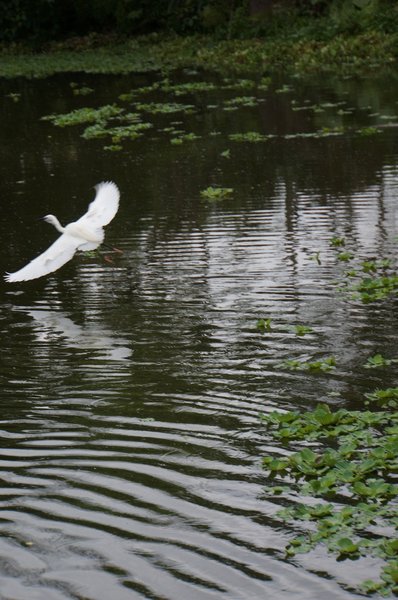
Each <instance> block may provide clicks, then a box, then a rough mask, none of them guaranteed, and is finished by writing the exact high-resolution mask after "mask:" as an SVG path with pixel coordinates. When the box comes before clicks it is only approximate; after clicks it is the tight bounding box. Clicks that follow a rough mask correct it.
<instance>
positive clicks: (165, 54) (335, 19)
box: [0, 0, 398, 78]
mask: <svg viewBox="0 0 398 600" xmlns="http://www.w3.org/2000/svg"><path fill="white" fill-rule="evenodd" d="M61 4H62V3H61ZM116 4H118V3H116ZM133 4H139V2H138V3H137V2H135V3H134V2H133ZM166 4H167V3H166ZM169 4H170V3H169ZM185 4H187V2H185V3H184V2H183V3H182V5H185ZM191 4H197V5H198V6H197V11H196V13H195V15H194V16H195V17H196V21H195V20H194V19H193V17H192V16H191V21H190V22H193V24H191V25H190V26H189V27H188V25H187V22H188V18H187V15H185V18H186V22H184V21H183V18H184V15H181V18H182V21H181V23H182V24H181V25H180V26H179V27H176V26H175V23H174V26H173V23H171V24H169V26H167V23H166V25H164V23H163V27H161V26H160V25H159V23H156V22H153V23H152V30H151V26H150V24H148V23H147V24H146V25H145V27H143V26H142V25H143V24H142V23H141V24H140V25H141V26H138V24H136V25H135V27H133V26H132V25H131V26H130V27H129V28H128V27H126V28H125V29H129V31H125V30H123V28H122V27H121V25H120V23H119V26H118V27H117V23H116V25H115V28H114V29H113V30H112V31H104V30H103V27H101V24H97V25H98V30H97V31H94V30H90V26H94V25H95V23H94V24H92V23H88V24H87V25H86V28H87V31H85V30H84V28H82V27H80V28H79V27H75V29H73V28H71V26H70V27H69V30H68V28H67V29H66V31H64V32H58V33H57V34H56V35H55V34H54V37H51V32H49V33H47V35H48V36H50V37H49V38H48V39H43V32H41V31H40V25H38V26H37V27H38V30H37V32H36V34H35V35H34V33H33V32H30V34H29V35H28V34H27V33H26V34H25V37H24V35H23V32H22V33H21V32H19V33H18V31H19V30H18V29H15V28H14V29H15V30H14V29H13V30H12V31H11V26H10V25H9V26H8V30H9V35H8V38H7V35H6V33H7V28H6V29H5V30H4V29H3V33H2V34H0V77H6V78H12V77H19V76H22V77H46V76H50V75H53V74H55V73H63V72H85V73H102V74H108V73H109V74H123V73H144V72H151V71H161V72H170V71H172V70H176V69H182V68H186V69H189V68H191V69H203V70H207V71H213V72H220V73H223V74H225V73H228V74H236V75H243V74H246V75H249V74H250V75H252V76H253V77H258V78H261V77H264V76H267V75H272V74H275V73H280V74H286V75H290V76H307V75H312V74H320V73H322V74H323V73H330V74H334V75H342V76H354V75H366V74H367V73H370V72H375V71H376V70H378V69H380V68H382V67H388V66H391V67H392V70H393V69H394V68H395V66H396V62H397V60H398V6H396V5H394V6H392V5H391V3H384V2H382V1H380V0H378V1H376V0H332V1H331V2H329V3H327V2H324V1H322V0H314V1H313V2H311V3H302V2H299V0H296V1H294V0H289V1H288V0H279V2H278V1H277V0H262V2H261V0H258V2H257V5H256V6H257V8H258V11H257V12H255V13H254V14H250V11H249V7H248V6H246V5H247V3H244V2H235V3H234V2H232V5H234V6H235V9H234V10H233V11H230V13H228V15H225V14H224V20H223V21H221V22H218V21H217V19H222V17H223V14H222V10H221V9H222V8H223V7H224V5H225V2H223V0H218V1H213V2H207V3H204V2H197V3H195V2H193V3H191ZM255 4H256V3H255V2H250V6H252V5H255ZM310 4H311V6H312V9H311V11H309V9H308V6H309V5H310ZM199 5H200V7H199ZM210 5H211V7H213V9H214V10H215V7H218V8H219V9H220V10H219V13H220V14H219V13H217V12H216V13H215V16H214V15H213V20H214V21H215V24H214V25H212V26H209V25H208V24H207V25H206V19H205V17H206V15H207V17H206V18H207V20H209V19H210V16H211V15H210V14H209V10H208V11H207V13H206V10H205V9H206V7H209V6H210ZM266 5H267V6H268V9H267V11H265V10H263V11H261V10H260V9H261V6H263V7H264V6H266ZM269 5H275V6H273V7H272V8H273V10H270V9H269ZM304 5H307V9H304V8H303V6H304ZM325 5H326V6H327V7H328V8H325ZM244 6H246V9H244ZM199 8H200V11H199ZM333 9H334V10H333ZM152 10H154V9H152ZM158 10H159V11H160V10H161V9H158ZM180 10H181V11H182V9H180ZM245 10H246V12H245ZM252 10H254V9H252ZM170 18H171V17H169V19H170ZM177 18H178V11H177V12H176V14H175V15H174V20H175V21H176V20H177ZM141 19H143V17H141ZM3 20H4V17H3ZM159 22H160V17H159ZM6 25H7V24H6ZM0 26H1V19H0ZM3 27H4V24H3ZM25 29H26V28H25ZM76 30H77V31H79V33H78V34H77V35H76V34H75V32H76ZM4 31H5V32H6V33H4ZM80 31H81V32H82V33H80ZM93 31H94V32H93Z"/></svg>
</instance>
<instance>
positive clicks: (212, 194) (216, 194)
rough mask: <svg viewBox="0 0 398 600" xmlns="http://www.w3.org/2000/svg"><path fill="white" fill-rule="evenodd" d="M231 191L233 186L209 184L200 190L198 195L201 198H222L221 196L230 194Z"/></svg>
mask: <svg viewBox="0 0 398 600" xmlns="http://www.w3.org/2000/svg"><path fill="white" fill-rule="evenodd" d="M233 191H234V190H233V188H223V187H214V186H209V187H208V188H206V189H205V190H202V191H201V192H200V195H201V196H202V198H207V199H208V200H222V199H223V198H227V197H228V196H230V195H231V194H232V193H233Z"/></svg>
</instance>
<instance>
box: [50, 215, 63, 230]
mask: <svg viewBox="0 0 398 600" xmlns="http://www.w3.org/2000/svg"><path fill="white" fill-rule="evenodd" d="M51 224H52V225H54V227H55V229H56V230H57V231H59V232H60V233H63V232H64V231H65V227H62V225H61V223H60V222H59V221H58V219H57V217H54V216H53V219H52V222H51Z"/></svg>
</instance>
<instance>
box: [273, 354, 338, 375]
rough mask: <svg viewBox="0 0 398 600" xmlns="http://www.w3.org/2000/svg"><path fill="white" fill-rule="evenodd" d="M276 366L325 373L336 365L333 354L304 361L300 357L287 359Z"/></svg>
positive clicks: (290, 369)
mask: <svg viewBox="0 0 398 600" xmlns="http://www.w3.org/2000/svg"><path fill="white" fill-rule="evenodd" d="M276 366H277V368H281V369H287V370H289V371H322V372H324V373H327V372H328V371H332V370H333V369H335V367H336V359H335V357H334V356H329V357H327V358H322V359H320V360H314V361H306V360H302V359H287V360H284V361H283V362H281V363H279V364H278V365H276Z"/></svg>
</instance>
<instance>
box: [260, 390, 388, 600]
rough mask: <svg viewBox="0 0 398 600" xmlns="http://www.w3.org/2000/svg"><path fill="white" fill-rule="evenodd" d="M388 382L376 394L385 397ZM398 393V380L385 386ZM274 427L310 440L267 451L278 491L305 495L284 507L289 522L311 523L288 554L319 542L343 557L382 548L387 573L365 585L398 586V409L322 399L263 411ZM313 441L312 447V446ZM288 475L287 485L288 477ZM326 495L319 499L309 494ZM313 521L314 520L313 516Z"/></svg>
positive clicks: (384, 589) (291, 439) (282, 436)
mask: <svg viewBox="0 0 398 600" xmlns="http://www.w3.org/2000/svg"><path fill="white" fill-rule="evenodd" d="M380 392H381V390H380V391H379V392H378V395H377V398H375V401H376V402H379V404H380V397H381V393H380ZM385 392H388V394H387V395H388V396H389V397H391V396H394V397H396V398H398V388H396V389H392V390H385ZM262 420H263V422H264V424H265V425H266V426H267V429H268V432H269V434H270V435H271V436H272V437H274V438H275V439H277V440H279V441H282V442H283V443H284V444H288V443H293V444H294V446H295V448H297V444H306V445H305V446H304V447H303V448H302V449H300V450H298V451H297V450H296V451H292V452H290V453H289V454H288V455H287V456H286V452H284V456H283V457H278V456H271V455H269V456H265V457H264V459H263V466H264V468H265V469H267V471H268V472H269V476H270V479H271V481H275V482H276V484H277V485H271V486H269V487H268V488H267V489H268V491H269V493H271V494H274V495H282V496H285V498H286V501H289V499H290V502H291V498H292V494H294V495H299V497H300V498H301V501H298V502H296V503H294V504H291V505H290V506H288V507H287V508H284V509H282V510H280V511H279V512H278V516H279V517H280V518H281V519H282V520H284V521H287V522H294V523H302V526H301V527H302V528H304V527H305V523H308V530H307V531H304V532H303V533H302V534H301V535H299V536H297V537H295V538H293V539H292V540H291V541H290V542H289V544H288V545H287V546H286V555H287V556H294V555H295V554H298V553H303V552H308V551H309V550H311V549H313V548H314V547H316V546H317V545H318V544H323V545H325V546H326V547H327V549H328V551H329V552H330V553H333V554H335V555H336V557H337V558H338V559H340V560H344V559H347V558H358V557H360V556H374V557H378V558H379V559H381V560H382V561H383V566H382V568H381V573H380V575H381V577H380V580H378V581H374V580H370V579H368V580H366V581H364V582H363V583H362V585H361V586H360V590H361V591H364V592H366V593H374V592H378V593H380V594H382V595H390V594H394V593H395V594H396V593H397V592H398V560H397V556H398V541H397V540H396V538H394V533H393V532H394V526H396V525H397V506H396V501H397V498H398V485H396V483H395V478H396V473H397V470H398V460H397V453H398V413H397V412H388V411H385V410H383V411H381V410H379V411H376V412H370V411H349V410H346V409H339V410H337V411H331V409H330V408H329V406H328V405H326V404H319V405H318V406H317V407H316V409H315V410H312V411H307V412H304V413H300V412H297V411H294V412H293V411H290V412H287V413H279V412H272V413H269V414H266V415H262ZM308 442H312V447H311V448H309V447H308V446H307V444H308ZM282 483H285V485H281V484H282ZM306 496H307V497H308V496H310V497H311V496H313V497H318V498H320V499H321V502H318V503H316V504H314V503H313V502H306V501H305V497H306ZM310 523H312V525H311V526H310V525H309V524H310Z"/></svg>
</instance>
